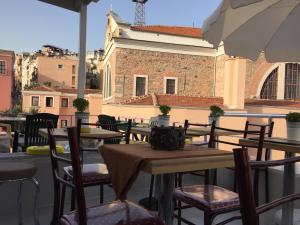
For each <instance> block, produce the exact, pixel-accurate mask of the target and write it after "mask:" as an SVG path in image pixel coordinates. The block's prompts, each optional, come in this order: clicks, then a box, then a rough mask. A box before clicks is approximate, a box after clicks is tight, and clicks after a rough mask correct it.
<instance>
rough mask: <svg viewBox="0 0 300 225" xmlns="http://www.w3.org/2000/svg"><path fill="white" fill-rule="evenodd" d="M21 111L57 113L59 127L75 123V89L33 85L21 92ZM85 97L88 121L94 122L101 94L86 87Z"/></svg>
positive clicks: (97, 113) (99, 107) (98, 111)
mask: <svg viewBox="0 0 300 225" xmlns="http://www.w3.org/2000/svg"><path fill="white" fill-rule="evenodd" d="M22 97H23V106H22V107H23V111H24V112H30V111H32V109H35V110H37V111H38V112H41V113H42V112H47V113H53V114H56V115H59V123H58V125H59V126H60V127H66V126H72V125H75V112H76V109H75V108H74V107H73V101H74V99H76V98H77V90H76V89H73V88H53V87H48V86H45V85H42V86H38V87H34V88H32V89H31V90H25V91H23V92H22ZM85 99H87V100H88V101H89V103H90V104H89V108H88V110H87V112H89V113H90V122H96V121H97V116H98V115H99V114H100V113H101V105H102V94H101V92H100V91H99V90H96V89H86V90H85Z"/></svg>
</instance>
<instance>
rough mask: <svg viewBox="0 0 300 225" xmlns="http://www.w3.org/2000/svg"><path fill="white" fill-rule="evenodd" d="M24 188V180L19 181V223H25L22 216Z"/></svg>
mask: <svg viewBox="0 0 300 225" xmlns="http://www.w3.org/2000/svg"><path fill="white" fill-rule="evenodd" d="M22 188H23V180H20V181H19V191H18V200H17V201H18V223H19V225H22V224H23V218H22Z"/></svg>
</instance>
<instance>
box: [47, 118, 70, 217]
mask: <svg viewBox="0 0 300 225" xmlns="http://www.w3.org/2000/svg"><path fill="white" fill-rule="evenodd" d="M53 129H54V124H53V121H52V120H49V121H47V130H48V143H49V146H50V159H51V170H52V177H53V185H54V205H55V206H59V205H60V203H61V199H60V196H61V187H60V186H61V185H60V184H61V183H63V184H64V185H67V186H69V187H71V188H74V185H73V184H72V183H71V182H68V181H66V180H65V179H64V178H63V177H62V176H61V174H60V172H59V168H60V166H59V165H60V163H64V166H65V164H69V165H71V164H72V161H71V160H70V159H67V158H64V157H62V156H60V155H58V154H57V151H56V142H55V138H54V136H53ZM60 216H61V215H60V207H56V209H54V210H53V216H52V217H53V220H54V221H55V222H57V223H58V220H59V217H60Z"/></svg>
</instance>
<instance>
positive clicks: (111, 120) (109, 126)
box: [98, 114, 118, 131]
mask: <svg viewBox="0 0 300 225" xmlns="http://www.w3.org/2000/svg"><path fill="white" fill-rule="evenodd" d="M98 123H99V125H100V126H101V127H102V129H105V130H111V131H118V126H117V121H116V118H115V117H114V116H109V115H104V114H100V115H99V116H98Z"/></svg>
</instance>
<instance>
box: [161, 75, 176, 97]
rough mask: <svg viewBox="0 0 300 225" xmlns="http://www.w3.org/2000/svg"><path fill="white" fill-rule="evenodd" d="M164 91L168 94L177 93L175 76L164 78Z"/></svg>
mask: <svg viewBox="0 0 300 225" xmlns="http://www.w3.org/2000/svg"><path fill="white" fill-rule="evenodd" d="M164 93H165V94H170V95H174V94H177V77H165V78H164Z"/></svg>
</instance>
